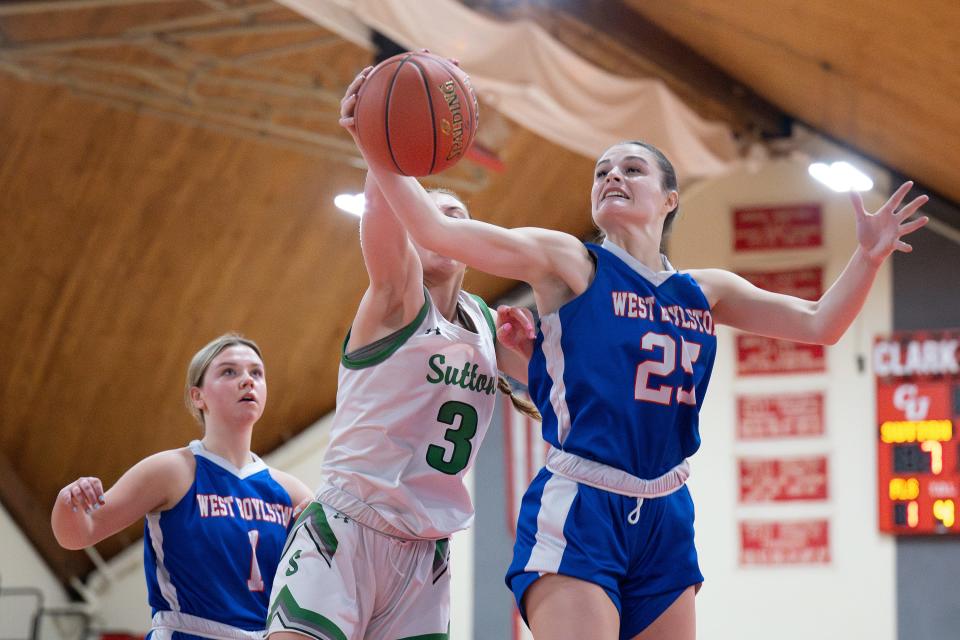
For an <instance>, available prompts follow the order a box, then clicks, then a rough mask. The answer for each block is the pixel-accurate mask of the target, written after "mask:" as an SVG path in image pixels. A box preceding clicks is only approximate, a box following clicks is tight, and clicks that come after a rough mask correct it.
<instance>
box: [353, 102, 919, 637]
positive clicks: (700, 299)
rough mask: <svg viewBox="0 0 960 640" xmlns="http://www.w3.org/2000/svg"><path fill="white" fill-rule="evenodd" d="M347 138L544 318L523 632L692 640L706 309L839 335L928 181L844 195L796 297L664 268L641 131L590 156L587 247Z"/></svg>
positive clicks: (666, 167)
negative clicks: (839, 269)
mask: <svg viewBox="0 0 960 640" xmlns="http://www.w3.org/2000/svg"><path fill="white" fill-rule="evenodd" d="M351 89H352V90H353V91H356V90H357V89H358V87H357V86H356V84H355V85H353V86H352V87H351ZM360 147H361V148H360V151H361V152H362V153H364V157H365V158H366V160H367V162H368V164H369V165H370V175H371V176H372V177H373V178H374V179H375V180H376V181H377V184H378V185H379V187H380V189H381V191H382V192H383V194H384V196H385V197H386V199H387V200H388V201H389V202H390V203H391V206H392V207H393V209H394V212H395V213H396V215H397V217H398V218H400V219H401V221H402V222H403V223H404V225H405V226H406V228H407V230H408V232H409V233H410V235H411V237H412V238H413V239H414V240H415V241H416V242H417V243H418V244H420V245H422V246H424V247H427V248H428V249H430V250H433V251H436V252H439V253H442V254H443V255H448V256H451V257H453V258H455V259H457V260H459V261H461V262H464V263H466V264H467V265H468V266H471V267H475V268H478V269H481V270H483V271H487V272H489V273H492V274H495V275H498V276H501V277H505V278H512V279H516V280H523V281H525V282H527V283H529V284H530V285H531V287H532V288H533V293H534V299H535V301H536V305H537V310H538V312H539V314H540V318H541V323H540V331H539V333H538V334H537V336H536V339H535V341H534V344H533V350H532V351H533V352H532V357H531V361H530V367H529V386H530V390H531V395H532V396H533V399H534V400H535V402H536V404H537V405H538V408H539V410H540V412H541V413H542V414H543V435H544V438H545V439H546V440H547V441H548V442H549V443H550V444H551V445H552V447H551V450H550V452H549V454H548V459H547V465H546V467H545V468H544V469H543V470H542V471H541V472H540V473H539V475H538V476H537V477H536V478H535V479H534V480H533V482H532V484H531V486H530V488H529V489H528V491H527V493H526V495H525V497H524V499H523V503H522V505H521V511H520V516H519V522H518V525H517V541H516V545H515V548H514V559H513V563H512V564H511V567H510V569H509V571H508V575H507V582H508V584H509V585H510V587H511V588H512V589H513V591H514V594H515V596H516V599H517V603H518V606H519V607H520V610H521V612H522V613H523V615H524V617H525V619H526V620H527V622H528V624H529V625H530V628H531V629H532V631H533V633H534V636H535V637H537V638H549V639H550V640H557V639H565V638H578V639H579V638H591V639H598V638H640V639H643V640H651V639H660V638H671V639H672V640H678V639H679V640H683V639H692V638H694V636H695V617H694V593H695V589H696V587H697V586H698V585H699V584H700V582H701V581H702V580H703V577H702V575H701V573H700V570H699V567H698V564H697V556H696V550H695V548H694V544H693V518H694V512H693V504H692V502H691V500H690V495H689V493H688V491H687V489H686V487H685V481H686V478H687V476H688V474H689V467H688V464H687V458H689V457H690V456H691V455H693V454H694V453H695V452H696V450H697V448H698V447H699V444H700V437H699V432H698V422H697V421H698V412H699V408H700V406H701V403H702V401H703V397H704V393H705V392H706V386H707V382H708V381H709V378H710V371H711V368H712V365H713V360H714V356H715V353H716V337H715V327H716V325H717V324H726V325H730V326H733V327H736V328H737V329H741V330H743V331H749V332H753V333H758V334H762V335H767V336H771V337H775V338H782V339H787V340H795V341H800V342H810V343H825V344H832V343H834V342H836V341H837V340H838V339H839V338H840V336H841V335H843V333H844V332H845V331H846V329H847V327H848V326H849V325H850V323H851V322H852V321H853V319H854V317H855V316H856V315H857V313H858V312H859V310H860V308H861V307H862V305H863V302H864V300H865V298H866V296H867V292H868V290H869V288H870V286H871V283H872V282H873V280H874V277H875V276H876V274H877V271H878V269H879V268H880V265H881V264H882V262H883V261H884V259H885V258H886V257H887V256H888V255H890V253H892V252H893V251H910V250H911V248H910V246H909V245H908V244H906V243H905V242H904V241H903V240H902V238H903V236H905V235H906V234H909V233H911V232H913V231H915V230H916V229H919V228H920V227H922V226H923V225H924V224H926V222H927V219H926V218H925V217H921V218H918V219H916V220H909V218H910V216H911V215H912V214H913V213H915V212H916V211H917V210H918V209H919V207H920V206H921V205H922V204H923V203H924V202H926V197H925V196H921V197H919V198H916V199H914V200H913V201H911V202H910V203H909V204H907V205H905V206H903V207H902V208H901V207H900V204H901V202H902V200H903V198H904V197H905V196H906V194H907V192H908V191H909V189H910V187H911V185H910V183H907V184H904V185H903V186H901V187H900V188H899V189H898V190H897V191H896V193H894V194H893V196H891V198H890V199H889V200H888V201H887V202H886V203H885V204H884V205H883V207H881V208H880V209H879V210H878V211H877V212H876V213H868V212H866V211H865V210H864V208H863V203H862V201H861V200H860V198H859V196H857V195H854V197H853V203H854V209H855V214H856V223H857V238H858V240H859V246H858V248H857V249H856V251H855V252H854V255H853V256H852V258H851V259H850V262H849V264H848V265H847V267H846V268H845V269H844V271H843V273H842V274H841V275H840V276H839V278H838V279H837V281H836V282H834V284H833V285H832V286H831V287H830V288H829V289H828V290H827V292H826V293H825V294H824V295H823V296H822V298H821V299H820V300H818V301H816V302H809V301H807V300H801V299H799V298H795V297H792V296H787V295H781V294H776V293H771V292H768V291H763V290H761V289H758V288H757V287H754V286H753V285H751V284H750V283H749V282H747V281H746V280H744V279H743V278H741V277H739V276H737V275H736V274H733V273H730V272H728V271H723V270H719V269H704V270H695V271H687V272H677V271H676V270H674V268H673V267H672V266H671V265H670V263H669V262H668V261H667V259H666V257H665V256H663V255H662V254H661V252H660V247H661V241H662V239H663V237H664V235H665V233H666V232H667V231H668V230H669V227H670V224H671V222H672V221H673V219H674V217H675V216H676V214H677V207H678V203H679V195H678V191H677V180H676V175H675V172H674V170H673V167H672V166H671V164H670V162H669V161H668V160H667V158H666V157H665V156H664V155H663V154H662V153H661V152H660V151H659V150H658V149H656V148H655V147H653V146H652V145H649V144H647V143H643V142H624V143H620V144H616V145H614V146H612V147H611V148H609V149H608V150H607V151H605V152H604V153H603V154H602V155H601V156H600V158H599V159H598V161H597V164H596V170H595V175H594V179H593V188H592V191H591V206H592V214H593V220H594V222H595V223H596V225H597V226H598V227H600V229H601V230H602V231H603V233H604V235H605V240H604V241H603V243H602V244H600V245H595V244H584V243H582V242H581V241H580V240H578V239H577V238H575V237H573V236H571V235H568V234H565V233H560V232H557V231H551V230H547V229H539V228H520V229H505V228H501V227H498V226H495V225H491V224H486V223H484V222H480V221H478V220H454V219H450V218H448V217H446V216H443V215H442V214H441V213H440V212H439V211H438V210H437V208H436V207H435V206H433V205H432V203H431V201H430V199H429V197H427V195H426V194H425V193H424V191H423V189H422V188H421V187H420V185H419V184H418V183H417V181H416V180H414V179H412V178H408V177H404V176H400V175H397V174H394V173H391V172H390V171H389V170H388V169H387V168H386V167H383V166H380V165H378V164H377V163H376V157H375V154H367V153H366V152H365V151H366V150H365V149H363V148H362V145H360Z"/></svg>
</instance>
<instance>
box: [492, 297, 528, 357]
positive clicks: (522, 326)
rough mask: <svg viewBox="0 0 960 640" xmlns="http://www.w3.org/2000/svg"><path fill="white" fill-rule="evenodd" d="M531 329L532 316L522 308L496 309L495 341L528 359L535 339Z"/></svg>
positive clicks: (500, 307)
mask: <svg viewBox="0 0 960 640" xmlns="http://www.w3.org/2000/svg"><path fill="white" fill-rule="evenodd" d="M536 335H537V334H536V331H535V330H534V327H533V314H532V313H530V310H529V309H526V308H524V307H508V306H506V305H501V306H499V307H497V340H499V341H500V343H501V344H502V345H503V346H505V347H507V348H508V349H510V350H511V351H515V352H517V353H519V354H520V355H522V356H524V357H525V358H527V359H529V358H530V356H531V355H533V339H534V338H535V337H536Z"/></svg>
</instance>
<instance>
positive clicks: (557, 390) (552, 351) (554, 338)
mask: <svg viewBox="0 0 960 640" xmlns="http://www.w3.org/2000/svg"><path fill="white" fill-rule="evenodd" d="M540 331H542V332H543V345H542V348H543V358H544V360H545V363H546V366H547V375H549V376H550V380H551V382H552V384H551V385H550V405H551V406H552V407H553V413H554V414H555V415H556V416H557V442H559V443H560V446H563V441H564V440H566V439H567V435H568V434H569V433H570V409H569V407H567V387H566V385H565V384H564V383H563V370H564V365H565V363H564V359H563V347H562V346H561V345H560V338H561V337H562V336H563V329H562V328H561V326H560V313H559V312H557V311H555V312H553V313H551V314H549V315H546V316H544V317H542V318H540Z"/></svg>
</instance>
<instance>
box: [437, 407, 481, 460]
mask: <svg viewBox="0 0 960 640" xmlns="http://www.w3.org/2000/svg"><path fill="white" fill-rule="evenodd" d="M457 416H459V417H460V424H459V425H457V426H456V427H451V428H449V429H447V430H446V432H445V433H444V434H443V439H444V440H446V441H447V442H450V443H452V444H453V451H452V452H451V453H450V459H449V460H447V459H446V455H447V450H446V449H445V448H444V447H441V446H440V445H436V444H432V445H430V446H429V447H428V448H427V464H429V465H430V466H431V467H433V468H434V469H436V470H437V471H442V472H443V473H446V474H447V475H451V476H452V475H456V474H457V473H459V472H460V471H461V470H463V468H464V467H466V466H467V463H468V462H470V452H471V451H473V444H472V443H471V442H470V439H471V438H473V436H475V435H477V421H478V420H477V410H476V409H474V408H473V407H472V406H470V405H469V404H467V403H465V402H457V401H456V400H450V401H449V402H444V403H443V404H442V405H441V406H440V413H438V414H437V421H438V422H442V423H443V424H449V425H452V424H454V423H455V422H456V421H457Z"/></svg>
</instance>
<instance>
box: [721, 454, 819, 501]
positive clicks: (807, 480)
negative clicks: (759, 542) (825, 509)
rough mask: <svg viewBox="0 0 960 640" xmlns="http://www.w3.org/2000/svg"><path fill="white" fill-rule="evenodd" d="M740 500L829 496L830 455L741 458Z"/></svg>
mask: <svg viewBox="0 0 960 640" xmlns="http://www.w3.org/2000/svg"><path fill="white" fill-rule="evenodd" d="M737 466H738V474H737V476H738V478H739V500H740V502H741V503H743V504H749V503H762V502H791V501H794V500H826V499H827V493H828V490H827V486H828V478H827V457H826V456H812V457H806V458H764V459H755V458H741V459H740V460H739V461H738V465H737Z"/></svg>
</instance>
